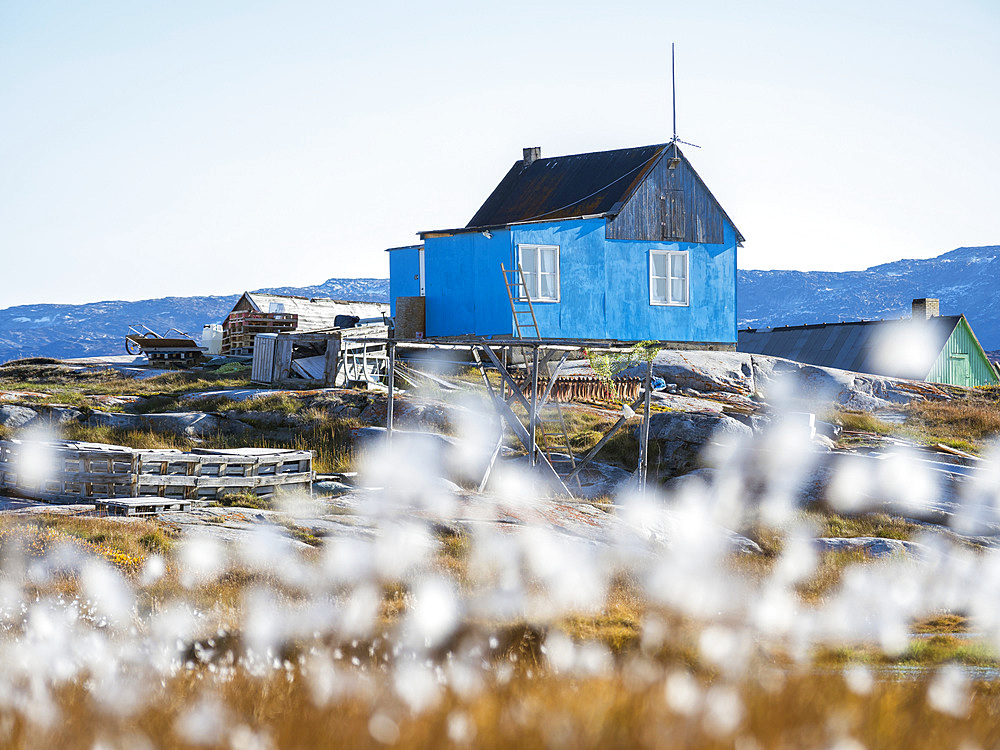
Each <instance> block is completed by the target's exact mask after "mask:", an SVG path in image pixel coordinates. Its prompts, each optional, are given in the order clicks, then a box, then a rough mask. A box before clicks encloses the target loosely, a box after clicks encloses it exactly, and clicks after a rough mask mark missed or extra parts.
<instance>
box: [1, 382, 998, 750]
mask: <svg viewBox="0 0 1000 750" xmlns="http://www.w3.org/2000/svg"><path fill="white" fill-rule="evenodd" d="M25 367H27V368H29V369H28V370H24V369H19V368H25ZM30 367H34V365H30V366H29V365H16V366H14V367H11V366H7V367H0V389H3V390H8V391H21V392H33V393H36V394H40V395H37V396H34V397H32V398H33V399H34V400H26V401H25V402H24V403H26V404H32V403H33V404H36V405H37V404H52V403H62V404H72V405H77V406H79V407H80V408H81V409H83V410H84V411H85V410H86V409H90V408H95V402H94V400H93V398H92V397H93V396H95V395H101V394H102V393H103V395H117V394H122V393H124V392H128V393H130V394H134V395H141V396H143V398H144V399H148V400H147V401H144V402H138V403H137V404H131V405H130V404H123V405H117V406H115V407H114V408H121V409H123V410H129V409H132V410H134V411H135V412H136V413H139V412H142V411H143V410H145V413H153V412H159V411H169V410H171V409H174V410H185V409H192V408H199V409H200V408H203V406H204V405H205V403H207V404H209V407H210V410H211V411H213V412H217V413H231V414H232V415H233V416H235V417H237V418H240V417H242V418H246V419H247V420H248V421H247V422H246V424H247V425H248V426H249V427H250V429H251V431H250V432H248V433H244V434H242V436H235V435H223V434H220V435H218V436H212V435H209V436H205V437H197V438H196V437H191V436H185V435H177V434H173V433H161V432H153V431H142V432H140V431H131V432H129V431H114V430H110V429H109V428H98V427H92V426H88V425H87V424H86V421H85V420H77V421H75V422H73V423H70V424H63V425H61V426H59V427H58V429H60V430H61V431H62V435H63V436H66V437H73V438H76V439H86V440H95V441H101V442H115V443H119V444H128V445H134V446H137V447H141V446H153V445H155V446H156V447H162V446H165V445H166V446H172V447H182V448H184V447H190V446H192V445H196V444H197V445H204V446H206V447H211V446H213V445H216V446H224V445H231V444H234V443H232V442H230V441H239V443H240V444H246V443H247V442H248V441H252V442H254V443H255V444H262V445H266V444H272V445H275V446H283V445H288V446H289V447H304V448H310V449H312V450H316V451H317V452H318V453H319V454H320V455H321V456H323V458H322V461H323V462H324V463H322V464H321V465H322V466H325V467H327V468H334V467H343V468H345V469H346V468H351V469H356V470H358V471H359V472H360V474H361V476H362V478H364V477H370V478H371V479H372V481H371V482H370V484H372V485H373V486H376V487H377V488H378V489H371V490H357V491H354V492H352V493H349V497H350V500H349V501H345V500H343V499H342V498H335V499H323V498H313V499H306V498H294V497H288V498H284V499H283V500H282V501H281V502H279V503H277V506H275V505H274V504H271V503H261V501H260V500H259V499H257V498H255V497H253V496H251V495H242V496H234V497H231V498H229V499H227V500H225V501H223V502H224V503H225V504H227V505H229V506H232V507H231V510H234V511H235V510H238V509H240V508H243V509H245V512H246V513H247V514H249V515H252V514H254V513H269V514H270V515H268V516H267V518H268V519H272V520H273V522H272V523H261V524H258V525H257V526H255V527H254V530H253V531H252V532H250V533H247V534H244V535H243V536H241V537H239V538H236V539H235V540H229V541H223V537H220V536H217V535H213V534H211V533H209V531H204V532H203V533H200V532H199V531H198V530H197V529H196V530H191V528H190V527H185V528H184V529H182V527H181V526H180V525H178V524H177V523H174V522H172V521H171V516H170V515H169V514H165V515H163V516H161V517H159V518H156V519H138V520H137V519H121V518H99V517H94V516H92V515H88V514H85V513H84V514H81V513H79V512H66V511H65V510H63V509H59V508H55V507H52V508H41V509H39V508H38V507H34V508H26V509H20V510H10V511H7V512H4V513H3V514H0V664H3V667H2V668H0V745H2V746H4V747H24V748H28V747H32V748H33V747H67V748H73V747H80V748H96V747H101V748H126V747H127V748H144V747H178V748H195V747H201V748H205V747H208V748H284V747H373V748H374V747H398V748H417V747H487V748H489V747H498V748H499V747H510V746H518V747H525V748H536V747H537V748H553V747H650V748H657V747H691V748H695V747H697V748H703V747H704V748H716V747H718V748H723V747H725V748H732V747H738V748H814V747H815V748H829V747H837V748H845V749H846V748H859V747H867V748H876V747H877V748H891V747H900V748H902V747H907V748H916V749H919V748H932V747H933V748H938V747H968V748H973V747H981V748H986V747H993V746H995V745H996V744H997V743H998V742H1000V722H998V715H1000V683H998V681H997V676H998V674H1000V672H998V669H1000V663H998V656H997V655H998V649H1000V607H998V604H997V602H1000V553H998V552H997V551H996V549H995V547H994V546H993V545H992V544H991V541H990V540H991V536H990V533H988V530H989V529H992V528H994V526H996V525H998V524H1000V518H998V517H997V515H998V512H1000V511H998V509H1000V502H998V501H1000V481H998V480H997V476H998V474H997V473H996V472H997V471H998V470H1000V469H998V468H997V467H1000V463H998V460H1000V456H998V454H997V453H996V452H995V450H994V449H993V448H992V447H991V444H990V442H989V438H990V435H991V434H992V433H993V432H996V430H997V426H996V422H993V421H991V419H995V411H993V410H994V409H995V406H994V405H993V404H994V402H993V400H992V399H993V396H992V394H988V393H987V394H984V393H978V392H977V393H973V394H968V396H967V402H965V403H956V402H957V401H958V399H953V400H952V401H951V402H946V403H947V405H948V408H947V409H942V408H939V407H940V406H941V405H939V404H916V405H914V406H911V407H909V408H908V409H907V410H906V418H905V421H904V422H903V424H901V425H900V424H889V423H885V424H886V426H885V427H884V430H885V432H886V433H889V432H896V434H900V433H899V431H901V430H902V431H909V432H906V433H904V434H907V435H909V436H911V437H912V436H915V435H922V436H923V438H922V439H923V440H925V441H926V442H928V443H934V442H944V441H945V440H946V439H954V440H956V441H957V440H962V441H965V443H966V444H967V445H968V447H969V448H970V449H974V450H975V451H976V452H977V453H980V454H981V455H982V456H983V461H982V463H981V466H982V471H980V472H978V473H977V474H975V475H974V476H973V477H972V478H970V479H969V480H968V481H966V482H965V483H964V484H963V486H962V488H961V492H960V496H959V498H958V502H957V504H956V506H955V508H954V511H953V513H952V514H951V516H950V518H951V520H950V521H948V522H946V523H933V524H932V523H928V522H926V521H923V520H920V519H919V518H916V516H919V515H920V514H919V513H911V514H895V513H892V512H887V510H886V507H885V506H884V505H883V504H875V503H872V504H870V505H866V504H865V503H866V502H867V501H857V502H854V500H857V498H854V497H853V496H852V495H851V494H850V488H849V487H847V488H846V489H845V487H844V485H843V483H841V485H840V486H839V489H838V491H837V492H836V493H833V495H832V500H831V502H830V503H828V504H825V505H823V506H815V507H806V506H803V504H801V503H800V502H799V501H798V499H797V496H796V492H795V487H796V486H797V485H796V483H797V482H798V481H799V480H802V479H804V478H806V477H808V476H809V472H810V471H811V470H812V469H813V468H814V464H815V462H816V460H817V458H816V456H817V454H815V453H813V452H812V451H811V450H810V449H809V446H808V445H806V441H803V440H801V439H800V438H799V437H798V433H795V432H794V431H793V430H791V429H790V428H787V425H785V424H784V423H783V422H782V421H781V420H780V419H776V420H775V421H774V423H773V424H772V425H771V426H770V427H769V428H768V430H767V431H765V432H764V433H763V434H762V435H760V436H758V437H756V438H754V440H753V441H749V442H745V443H733V444H728V445H724V446H715V447H714V448H713V449H712V455H711V456H710V457H709V458H707V459H706V460H709V461H710V462H711V463H712V465H713V466H714V467H715V475H714V479H713V480H712V481H710V482H709V481H700V480H699V481H692V482H687V483H681V484H676V483H674V484H669V485H666V486H664V487H659V486H654V487H652V488H651V489H650V491H649V492H648V493H646V494H644V495H642V494H638V493H635V492H628V491H626V492H623V493H621V494H620V495H618V496H616V497H615V498H613V502H604V503H599V504H598V506H597V507H599V508H601V509H602V510H599V511H597V516H586V518H589V519H591V520H590V521H588V522H587V523H585V524H579V525H576V526H573V525H568V524H565V523H562V522H561V521H560V519H563V518H567V517H568V518H577V517H578V514H577V513H576V511H575V510H574V507H575V506H573V505H571V504H567V503H563V502H560V501H558V499H554V498H551V497H543V496H541V493H540V491H539V489H538V488H537V486H536V485H535V484H534V483H533V481H532V479H531V478H530V477H529V476H527V475H526V474H523V473H520V472H519V471H518V470H517V468H516V466H514V465H511V466H504V467H503V469H502V471H501V472H500V476H499V477H498V481H497V485H496V488H495V491H494V492H493V493H491V494H490V495H487V496H475V497H473V498H471V500H470V498H469V497H468V493H462V492H457V491H455V490H454V488H452V489H449V488H447V487H444V486H442V485H441V484H440V483H439V482H438V481H437V477H436V472H435V469H436V466H435V462H434V461H433V460H430V459H428V457H427V456H426V455H425V454H423V453H421V452H420V451H418V450H416V449H412V447H411V446H407V445H406V444H405V441H397V442H394V447H393V453H391V454H389V455H386V454H384V453H381V452H380V449H378V448H370V449H368V450H366V451H361V450H357V449H355V447H354V446H353V445H352V444H351V437H350V436H351V434H352V429H355V428H357V427H360V426H362V425H363V424H365V423H366V422H372V421H377V420H375V419H373V418H372V417H371V415H372V414H377V412H378V408H379V403H378V399H377V398H375V397H371V396H366V395H362V397H361V398H363V399H365V401H362V400H357V397H356V396H351V399H355V400H351V399H347V398H346V396H345V398H334V397H332V396H331V395H329V394H327V395H315V394H313V395H309V394H301V395H287V394H279V395H267V396H264V397H262V398H260V399H257V400H254V399H251V400H245V401H237V400H234V399H230V398H226V397H224V396H223V397H214V396H213V397H212V399H213V400H212V401H209V402H204V403H201V404H198V405H197V406H194V405H193V402H191V401H190V399H186V398H183V397H184V396H185V394H187V393H189V392H190V391H192V390H220V389H222V388H226V387H245V385H246V384H245V383H244V382H243V381H241V380H240V379H239V377H238V374H236V375H222V376H218V377H217V378H207V377H205V376H203V375H199V376H195V375H192V374H183V375H177V376H175V375H167V376H161V377H162V378H163V380H159V378H150V379H148V380H142V381H125V382H123V383H117V385H113V383H114V380H115V376H112V375H109V374H106V373H97V374H94V375H90V376H80V375H78V374H74V373H72V372H65V371H64V370H63V368H61V366H58V365H48V364H40V365H37V367H40V368H42V371H41V372H39V371H38V370H34V369H30ZM49 367H52V368H57V369H45V368H49ZM105 388H106V390H102V389H105ZM74 394H75V395H74ZM154 399H156V401H154ZM194 403H198V402H194ZM382 403H383V405H384V400H383V402H382ZM102 408H103V407H102ZM366 410H371V411H366ZM268 414H271V415H275V416H274V418H268V417H267V416H266V415H268ZM420 416H422V417H423V418H424V419H436V420H437V423H436V426H437V427H438V428H440V429H442V430H444V431H447V432H448V433H450V434H451V435H453V436H455V437H456V438H457V439H459V440H460V441H464V442H465V443H468V444H473V445H474V444H478V443H479V442H481V441H480V440H479V439H478V437H477V435H475V434H469V432H468V431H469V430H474V426H475V424H476V421H475V420H456V421H454V422H452V421H450V420H443V419H441V418H440V415H437V414H435V413H424V412H421V414H420ZM279 417H280V418H279ZM834 418H838V419H841V420H842V421H843V423H844V426H845V428H848V429H852V430H854V431H855V432H869V433H880V432H881V431H882V430H883V427H882V425H881V424H877V423H872V422H864V421H863V418H862V417H860V416H857V417H855V416H851V415H850V414H849V413H841V414H839V415H835V417H834ZM483 419H486V417H485V416H484V417H483ZM616 419H617V417H616V416H615V415H614V414H613V413H612V412H611V411H610V410H604V411H599V410H587V409H580V410H570V431H571V443H572V444H573V446H574V448H575V449H577V450H578V451H580V452H583V451H586V450H587V449H588V448H589V447H591V446H593V445H594V444H596V441H597V439H598V438H599V436H600V434H601V431H602V430H603V429H606V427H607V426H608V425H610V424H611V423H613V422H614V421H615V420H616ZM851 420H855V421H851ZM289 425H294V428H293V429H292V432H293V433H294V434H291V435H290V434H288V432H287V430H288V429H289ZM991 425H993V426H991ZM875 427H877V428H879V429H874V428H875ZM786 428H787V429H786ZM634 441H635V438H634V436H633V435H632V433H631V431H623V432H622V434H621V437H620V438H619V439H618V442H617V443H616V442H615V441H612V443H611V444H610V445H609V448H608V449H607V451H606V453H605V454H603V455H602V458H603V459H604V460H606V461H608V462H612V463H616V464H618V465H620V466H621V467H623V468H630V467H634V465H635V464H634V461H635V459H634V449H635V447H636V446H635V442H634ZM894 460H895V463H893V468H894V472H893V473H892V474H891V476H890V475H887V477H888V478H886V477H881V478H879V477H870V478H869V479H870V480H871V481H872V482H876V481H882V482H883V483H885V482H888V484H885V488H886V492H889V494H893V496H894V497H898V498H902V499H904V500H907V501H909V503H910V505H908V506H906V507H913V506H915V505H918V504H921V503H923V504H925V505H926V504H929V503H933V501H935V500H936V499H937V498H934V497H928V496H927V492H926V487H925V486H924V484H923V480H924V478H925V474H924V473H922V472H921V469H920V467H919V465H918V463H917V462H916V461H915V459H913V457H912V456H909V455H908V454H905V453H902V454H900V455H899V456H898V457H896V458H895V459H894ZM852 476H853V478H854V479H855V480H859V478H858V476H857V475H852ZM376 480H377V481H376ZM890 490H891V492H890ZM903 505H905V503H900V504H897V506H895V507H902V506H903ZM275 507H277V508H278V511H279V512H278V513H274V508H275ZM539 509H542V510H541V511H539ZM532 513H540V514H541V515H542V516H543V517H545V518H547V519H552V520H553V522H552V523H530V522H528V521H526V520H524V519H526V518H529V517H534V516H531V514H532ZM317 516H319V517H323V518H328V519H329V518H332V519H335V520H337V521H338V523H336V524H332V523H331V524H327V525H326V526H313V525H310V523H309V520H308V519H309V518H312V517H317ZM827 537H837V538H855V539H858V538H861V539H867V538H879V539H883V540H889V541H895V542H898V543H904V542H905V543H907V544H909V545H911V546H909V547H906V548H905V550H906V551H905V552H899V553H896V554H889V555H886V556H884V557H880V558H877V559H876V558H873V557H872V555H871V554H870V553H869V552H868V551H866V549H865V548H863V547H857V548H851V549H832V550H828V548H826V547H822V546H817V545H816V544H815V540H816V539H817V538H827ZM748 539H752V540H753V542H755V543H756V548H753V547H752V546H751V545H750V544H749V542H748V541H747V540H748ZM754 549H755V550H756V551H753V550H754Z"/></svg>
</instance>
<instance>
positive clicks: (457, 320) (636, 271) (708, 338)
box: [390, 219, 736, 343]
mask: <svg viewBox="0 0 1000 750" xmlns="http://www.w3.org/2000/svg"><path fill="white" fill-rule="evenodd" d="M518 244H539V245H558V246H559V256H560V257H559V272H560V300H559V302H537V303H535V315H536V316H537V318H538V327H539V331H540V334H541V336H542V337H543V338H593V339H605V338H606V339H620V340H623V341H641V340H665V341H699V342H719V343H735V341H736V233H735V231H734V229H733V227H732V226H731V225H730V224H729V223H728V222H726V224H725V232H724V240H723V242H722V243H721V244H695V243H683V242H645V241H634V240H608V239H606V238H605V220H604V219H583V220H575V221H565V222H552V223H546V224H528V225H520V226H514V227H512V228H511V229H509V230H494V231H493V232H492V237H491V238H487V237H485V236H483V234H482V233H480V232H467V233H462V234H456V235H453V236H451V237H437V238H430V237H429V238H426V239H425V241H424V247H425V272H426V283H425V287H426V294H427V299H426V302H427V335H428V336H458V335H468V334H475V335H479V336H495V335H502V336H509V335H511V333H512V330H511V329H512V326H511V315H510V306H509V302H508V300H507V292H506V290H505V289H504V284H503V277H502V275H501V272H500V264H501V263H503V264H505V265H506V266H507V267H508V268H510V267H511V266H512V264H513V262H514V257H515V255H514V253H515V248H516V246H517V245H518ZM654 248H658V249H665V250H687V251H688V253H689V256H688V258H689V280H690V286H689V297H690V304H689V305H688V306H684V307H668V306H660V305H650V304H649V251H650V250H651V249H654ZM400 252H402V251H393V252H392V253H390V272H391V273H392V279H391V281H390V289H391V290H392V291H391V294H392V295H393V297H394V298H395V297H396V296H401V295H399V294H397V292H396V291H395V290H396V288H397V286H396V274H397V267H398V268H399V269H400V271H399V272H400V273H403V274H405V273H406V272H407V269H408V268H409V266H408V265H406V264H405V263H404V261H403V259H402V258H401V259H400V261H398V262H397V263H395V264H394V263H393V261H394V256H395V255H397V254H398V253H400ZM414 257H415V255H414ZM412 276H413V273H410V278H412ZM400 288H403V286H400Z"/></svg>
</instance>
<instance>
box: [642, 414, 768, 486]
mask: <svg viewBox="0 0 1000 750" xmlns="http://www.w3.org/2000/svg"><path fill="white" fill-rule="evenodd" d="M637 429H638V428H637ZM752 432H753V431H752V430H751V428H750V427H748V426H747V425H745V424H743V423H742V422H739V421H737V420H735V419H733V418H732V417H729V416H726V415H725V414H691V413H685V412H664V413H658V414H653V415H652V416H651V417H650V420H649V438H650V440H656V441H658V443H659V446H660V464H659V468H660V471H661V472H663V473H664V474H665V475H667V476H677V475H680V474H687V473H688V472H690V471H693V470H694V469H697V468H698V466H699V455H700V454H701V452H702V450H703V449H704V447H705V445H707V444H708V443H709V442H710V441H712V440H716V441H719V440H745V439H748V438H749V437H750V436H751V434H752Z"/></svg>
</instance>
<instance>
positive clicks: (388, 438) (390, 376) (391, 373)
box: [385, 341, 396, 449]
mask: <svg viewBox="0 0 1000 750" xmlns="http://www.w3.org/2000/svg"><path fill="white" fill-rule="evenodd" d="M385 353H386V355H387V356H388V360H389V363H388V368H387V372H386V380H387V381H388V382H387V383H386V385H388V386H389V396H388V398H387V400H386V405H385V444H386V447H387V448H390V449H391V448H392V399H393V395H394V390H395V389H394V388H393V381H394V380H395V379H396V342H394V341H390V342H389V343H388V344H386V347H385Z"/></svg>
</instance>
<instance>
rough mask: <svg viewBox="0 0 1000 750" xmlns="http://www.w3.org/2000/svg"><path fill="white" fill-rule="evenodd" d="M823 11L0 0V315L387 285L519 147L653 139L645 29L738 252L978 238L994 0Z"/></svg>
mask: <svg viewBox="0 0 1000 750" xmlns="http://www.w3.org/2000/svg"><path fill="white" fill-rule="evenodd" d="M823 5H824V6H825V7H820V4H818V3H803V2H721V1H712V0H706V1H703V2H698V3H694V2H690V1H689V0H687V1H685V2H678V3H672V2H640V1H638V0H626V1H625V2H618V3H614V4H612V3H607V2H589V1H584V2H580V1H577V2H566V3H545V4H538V3H527V2H507V3H490V4H477V3H471V2H438V1H436V0H427V1H425V2H420V3H386V2H383V3H377V2H373V3H350V4H345V5H343V6H341V5H340V4H334V3H322V2H284V3H277V2H204V0H202V1H200V2H171V3H164V4H144V3H143V4H140V3H135V2H120V3H114V2H88V3H71V2H66V3H57V2H44V1H40V2H24V1H21V2H7V3H4V4H0V102H2V105H0V106H2V116H0V165H2V168H0V259H2V264H0V274H2V278H3V282H4V283H3V284H2V285H0V307H7V306H9V305H15V304H22V303H28V302H82V301H91V300H99V299H138V298H144V297H155V296H163V295H171V294H176V295H188V294H206V293H216V294H221V293H231V292H238V291H242V290H243V289H247V288H256V287H261V286H270V285H289V284H296V285H299V284H303V285H304V284H310V283H317V282H320V281H322V280H325V279H327V278H329V277H332V276H387V275H388V265H387V259H386V254H385V253H384V252H383V250H384V249H385V248H386V247H390V246H394V245H404V244H412V243H413V242H415V241H416V239H417V238H416V236H415V234H414V233H415V232H417V231H418V230H422V229H435V228H445V227H454V226H460V225H462V224H464V223H465V222H467V221H468V220H469V218H470V217H471V216H472V214H473V213H474V212H475V210H476V209H477V208H478V206H479V205H480V204H481V203H482V201H483V200H484V199H485V198H486V196H487V195H488V194H489V192H490V191H491V190H492V188H493V187H494V186H495V184H496V183H497V182H498V181H499V180H500V178H501V177H502V176H503V175H504V173H505V172H506V171H507V169H508V168H509V167H510V165H511V163H512V162H513V161H515V160H516V159H518V158H520V154H521V148H522V147H523V146H529V145H538V146H541V148H542V154H543V156H546V155H547V156H553V155H557V154H567V153H579V152H583V151H594V150H603V149H611V148H622V147H627V146H638V145H644V144H648V143H658V142H662V141H664V140H666V139H668V138H669V136H670V107H669V102H670V90H669V54H670V42H671V41H676V42H677V45H678V104H679V110H680V114H679V130H680V135H681V137H682V138H684V139H685V140H689V141H693V142H694V143H698V144H700V145H701V146H702V148H701V149H690V148H689V149H687V150H686V151H687V154H688V156H689V158H690V159H691V160H692V162H693V163H694V164H695V167H696V168H697V169H698V170H699V172H700V173H701V174H702V176H703V177H704V178H705V180H706V182H707V183H708V184H709V186H710V187H711V189H712V190H713V191H714V192H715V194H716V196H717V197H718V198H719V200H720V201H721V202H722V203H723V205H724V206H725V208H726V210H727V212H728V213H729V215H730V216H731V217H732V218H733V219H734V221H735V222H736V223H737V225H738V226H739V228H740V230H741V231H742V232H743V234H744V235H745V236H746V238H747V243H746V246H745V248H744V249H743V250H742V251H741V253H740V266H741V267H744V268H799V269H804V270H812V269H828V270H846V269H858V268H864V267H866V266H869V265H873V264H875V263H880V262H886V261H891V260H895V259H898V258H901V257H928V256H931V255H937V254H939V253H941V252H944V251H946V250H950V249H952V248H955V247H958V246H962V245H976V244H997V243H1000V218H998V217H1000V211H998V207H1000V149H998V148H997V133H998V132H1000V131H998V129H997V128H998V123H1000V103H998V102H1000V97H998V96H997V93H996V92H997V89H998V86H1000V45H998V43H997V40H998V38H1000V3H997V2H995V0H981V1H979V2H974V1H972V0H953V1H952V2H948V3H944V2H941V3H928V2H919V1H912V0H910V1H907V2H878V1H875V0H868V1H867V2H859V1H857V0H842V1H841V2H838V3H826V4H823ZM144 6H148V7H144Z"/></svg>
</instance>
